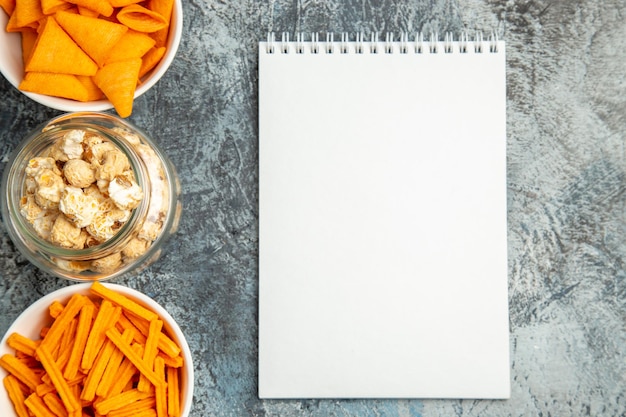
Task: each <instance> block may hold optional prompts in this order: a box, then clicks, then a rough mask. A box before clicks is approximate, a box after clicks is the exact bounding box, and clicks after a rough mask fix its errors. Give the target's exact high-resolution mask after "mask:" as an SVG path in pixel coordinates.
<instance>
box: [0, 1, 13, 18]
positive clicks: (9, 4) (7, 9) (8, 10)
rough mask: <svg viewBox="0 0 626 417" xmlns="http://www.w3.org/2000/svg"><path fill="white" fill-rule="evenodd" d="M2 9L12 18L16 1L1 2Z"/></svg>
mask: <svg viewBox="0 0 626 417" xmlns="http://www.w3.org/2000/svg"><path fill="white" fill-rule="evenodd" d="M0 7H1V8H2V10H4V11H5V13H6V14H7V15H9V16H11V14H12V13H13V10H15V0H0Z"/></svg>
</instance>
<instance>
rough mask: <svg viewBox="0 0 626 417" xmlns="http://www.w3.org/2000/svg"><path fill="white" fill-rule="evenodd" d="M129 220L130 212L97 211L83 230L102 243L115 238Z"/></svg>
mask: <svg viewBox="0 0 626 417" xmlns="http://www.w3.org/2000/svg"><path fill="white" fill-rule="evenodd" d="M129 218H130V211H126V210H119V209H115V210H111V211H99V212H98V213H97V214H96V215H95V216H94V218H93V221H92V222H91V224H89V225H88V226H87V227H86V228H85V230H87V232H88V233H89V234H90V235H91V236H93V237H94V238H96V239H97V240H99V241H101V242H104V241H106V240H109V239H111V238H112V237H113V236H115V234H116V233H117V232H118V230H120V227H122V225H123V224H124V223H126V222H127V221H128V219H129Z"/></svg>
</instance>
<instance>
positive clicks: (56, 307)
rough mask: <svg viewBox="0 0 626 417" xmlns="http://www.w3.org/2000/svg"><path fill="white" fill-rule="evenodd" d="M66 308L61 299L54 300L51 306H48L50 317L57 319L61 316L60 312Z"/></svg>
mask: <svg viewBox="0 0 626 417" xmlns="http://www.w3.org/2000/svg"><path fill="white" fill-rule="evenodd" d="M64 308H65V306H64V305H63V303H61V302H60V301H53V302H52V303H51V304H50V307H48V313H49V314H50V317H52V318H53V319H56V318H57V317H59V314H61V312H62V311H63V309H64Z"/></svg>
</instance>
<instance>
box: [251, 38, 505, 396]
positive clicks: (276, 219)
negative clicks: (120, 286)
mask: <svg viewBox="0 0 626 417" xmlns="http://www.w3.org/2000/svg"><path fill="white" fill-rule="evenodd" d="M284 45H286V46H287V47H288V48H289V52H288V53H284V51H283V50H282V46H283V43H281V42H276V44H275V49H274V53H267V48H268V47H269V46H270V45H269V44H267V43H266V42H261V43H260V44H259V152H260V155H259V158H260V166H259V181H260V191H259V210H260V213H259V217H260V220H259V221H260V224H259V229H260V238H259V381H258V382H259V396H260V397H261V398H374V397H375V398H418V397H419V398H508V397H509V391H510V381H509V328H508V298H507V229H506V87H505V53H504V47H505V45H504V42H502V41H500V42H498V43H497V46H498V52H495V53H494V52H489V48H488V45H487V46H486V47H485V48H484V49H483V52H482V53H477V52H474V48H473V46H472V44H471V43H470V47H469V48H468V52H467V53H461V52H459V50H458V48H459V44H458V43H454V44H453V48H454V49H453V50H452V52H451V53H445V52H444V51H443V46H444V45H443V42H439V43H438V44H437V45H438V46H439V50H438V51H437V53H430V52H429V50H428V48H425V50H424V51H423V52H422V53H415V51H413V50H412V49H410V50H409V52H408V53H400V49H399V43H395V44H393V47H394V50H393V53H385V50H384V47H385V44H384V43H380V45H379V46H378V51H377V53H370V50H369V46H367V45H369V44H366V47H365V48H363V51H362V53H355V51H354V49H355V48H356V44H355V43H349V44H348V47H349V52H348V53H340V50H339V44H337V45H335V50H334V53H332V54H329V53H327V52H326V51H325V48H324V43H320V46H321V47H320V49H319V51H318V53H312V52H311V44H310V43H304V44H303V51H302V52H301V53H296V46H297V45H296V44H295V43H293V42H292V43H288V44H284Z"/></svg>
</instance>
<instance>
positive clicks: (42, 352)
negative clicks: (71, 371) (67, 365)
mask: <svg viewBox="0 0 626 417" xmlns="http://www.w3.org/2000/svg"><path fill="white" fill-rule="evenodd" d="M36 353H37V356H38V357H39V360H40V361H41V364H42V365H43V367H44V369H45V370H46V372H47V373H48V376H50V380H51V381H52V385H54V387H55V388H56V389H57V391H58V393H59V397H61V401H63V404H64V405H65V409H66V410H67V411H68V412H71V411H76V410H78V409H80V408H81V407H80V403H79V402H78V398H76V397H75V396H74V395H73V393H72V390H71V389H70V386H69V385H68V383H67V381H66V380H65V379H64V378H63V374H62V373H61V369H59V367H58V366H57V365H56V363H55V362H54V360H53V359H52V355H51V354H50V352H49V351H48V349H47V347H46V346H39V347H38V348H37V352H36Z"/></svg>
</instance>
